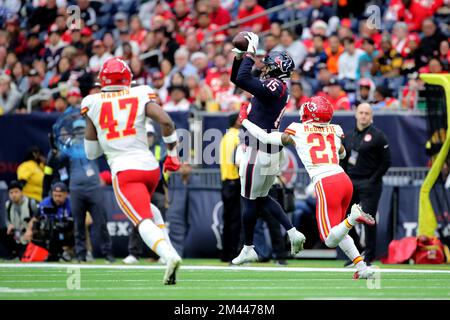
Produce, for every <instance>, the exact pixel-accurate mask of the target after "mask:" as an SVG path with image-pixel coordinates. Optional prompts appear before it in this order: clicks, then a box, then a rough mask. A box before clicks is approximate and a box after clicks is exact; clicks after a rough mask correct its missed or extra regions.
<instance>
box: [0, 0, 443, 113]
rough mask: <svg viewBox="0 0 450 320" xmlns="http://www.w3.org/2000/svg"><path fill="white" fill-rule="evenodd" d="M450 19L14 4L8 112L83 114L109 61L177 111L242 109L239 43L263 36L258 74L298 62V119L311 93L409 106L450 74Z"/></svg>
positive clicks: (293, 103) (7, 0) (274, 1)
mask: <svg viewBox="0 0 450 320" xmlns="http://www.w3.org/2000/svg"><path fill="white" fill-rule="evenodd" d="M280 5H284V7H283V8H282V9H281V10H278V11H275V12H270V13H268V12H265V10H267V9H270V8H272V7H275V6H280ZM370 5H375V6H372V7H371V6H370ZM367 8H369V9H367ZM449 13H450V1H448V0H372V1H368V0H339V1H337V0H259V1H257V0H148V1H145V0H141V1H139V0H137V1H125V0H104V1H88V0H76V1H75V0H22V1H20V0H4V1H0V25H1V29H0V114H7V113H25V112H28V111H29V110H31V111H44V112H63V111H64V110H65V109H66V108H67V107H68V106H76V105H78V104H79V103H80V101H81V98H82V97H84V96H86V95H88V94H89V93H93V92H96V91H98V90H99V87H98V86H97V84H96V78H97V73H98V71H99V69H100V67H101V65H102V63H103V62H104V61H105V60H106V59H108V58H109V57H111V56H120V57H122V58H123V59H124V60H126V61H127V62H128V63H129V65H130V67H131V70H132V72H133V74H134V81H135V83H136V84H148V85H151V86H152V87H153V88H154V89H155V90H156V92H157V93H158V97H159V99H160V103H161V105H162V106H163V107H164V109H166V110H167V111H188V110H190V111H193V112H196V111H207V112H216V111H234V110H238V109H239V107H240V105H241V104H242V103H247V102H248V100H249V98H250V97H249V96H248V94H247V93H245V92H242V91H240V90H239V89H238V88H235V87H234V85H233V84H232V83H231V82H230V70H231V64H232V61H233V57H234V54H233V53H232V52H231V50H232V49H233V45H232V43H231V40H232V39H233V37H234V36H235V35H236V34H237V33H239V32H240V31H244V30H249V31H253V32H255V33H257V34H258V35H260V47H259V50H258V52H257V54H256V66H257V67H258V66H260V65H261V59H262V57H264V55H265V54H266V53H267V52H269V51H271V50H287V51H288V52H289V53H290V54H291V55H292V57H293V59H294V61H295V64H296V68H295V72H294V74H293V76H292V80H291V82H290V83H289V86H290V89H291V96H290V101H289V104H288V106H287V110H288V111H294V110H297V109H298V108H299V107H300V105H301V104H302V102H303V101H305V99H306V98H307V97H309V96H312V95H325V96H327V97H328V98H329V99H330V100H331V101H332V102H333V104H334V105H335V107H336V109H338V110H351V109H352V108H354V106H355V105H357V104H358V103H361V102H369V103H371V104H372V105H373V109H374V110H379V109H393V110H398V109H411V108H414V107H415V106H416V104H417V96H418V90H420V88H421V87H422V86H423V83H421V81H420V80H419V79H418V76H419V75H420V74H421V73H447V72H448V71H449V66H450V50H449V34H450V33H449V29H448V22H449ZM255 14H257V15H256V18H254V19H251V20H249V19H245V18H247V17H249V16H252V15H255ZM258 14H259V15H258ZM243 18H244V21H243V22H239V21H240V20H239V19H243ZM289 23H291V25H288V26H287V25H285V24H289ZM255 74H257V70H255ZM52 89H54V90H52ZM38 93H39V95H37V94H38ZM36 95H37V97H38V98H36Z"/></svg>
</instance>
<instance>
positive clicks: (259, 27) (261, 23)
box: [237, 0, 270, 33]
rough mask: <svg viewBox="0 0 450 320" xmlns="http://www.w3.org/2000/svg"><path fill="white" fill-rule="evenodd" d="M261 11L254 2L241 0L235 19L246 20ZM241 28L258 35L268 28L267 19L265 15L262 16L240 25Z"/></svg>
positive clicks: (262, 9)
mask: <svg viewBox="0 0 450 320" xmlns="http://www.w3.org/2000/svg"><path fill="white" fill-rule="evenodd" d="M263 11H264V8H263V7H261V6H260V5H258V3H257V1H256V0H243V1H242V6H241V8H240V9H239V13H238V16H237V18H238V19H242V18H246V17H249V16H252V15H254V14H257V13H261V12H263ZM241 27H242V28H244V29H249V30H251V31H252V32H254V33H260V32H261V31H265V30H267V29H269V28H270V22H269V17H268V16H267V15H263V16H261V17H259V18H255V19H252V20H250V21H247V22H244V23H242V24H241Z"/></svg>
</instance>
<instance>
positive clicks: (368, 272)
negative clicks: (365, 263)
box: [353, 267, 375, 280]
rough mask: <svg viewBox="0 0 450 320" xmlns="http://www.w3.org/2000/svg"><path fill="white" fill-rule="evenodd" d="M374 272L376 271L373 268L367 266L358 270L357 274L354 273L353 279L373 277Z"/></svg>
mask: <svg viewBox="0 0 450 320" xmlns="http://www.w3.org/2000/svg"><path fill="white" fill-rule="evenodd" d="M374 274H375V272H374V271H373V270H372V269H371V268H368V267H365V268H363V269H361V270H358V271H356V272H355V274H353V279H354V280H358V279H372V278H373V276H374Z"/></svg>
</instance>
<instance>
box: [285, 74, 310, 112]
mask: <svg viewBox="0 0 450 320" xmlns="http://www.w3.org/2000/svg"><path fill="white" fill-rule="evenodd" d="M308 99H309V98H308V97H307V96H306V95H305V94H304V92H303V86H302V83H301V82H300V81H292V82H291V98H290V99H289V101H288V103H287V105H286V111H297V110H300V107H301V105H302V104H303V103H305V102H306V101H308Z"/></svg>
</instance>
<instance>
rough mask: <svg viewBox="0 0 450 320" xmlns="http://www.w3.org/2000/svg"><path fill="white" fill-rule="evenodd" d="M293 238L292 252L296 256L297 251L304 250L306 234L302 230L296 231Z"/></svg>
mask: <svg viewBox="0 0 450 320" xmlns="http://www.w3.org/2000/svg"><path fill="white" fill-rule="evenodd" d="M290 240H291V254H292V255H293V256H295V255H296V254H297V253H299V252H300V251H302V250H303V244H304V243H305V241H306V238H305V236H304V235H303V233H301V232H300V231H296V232H295V233H294V234H293V235H292V237H291V238H290Z"/></svg>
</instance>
